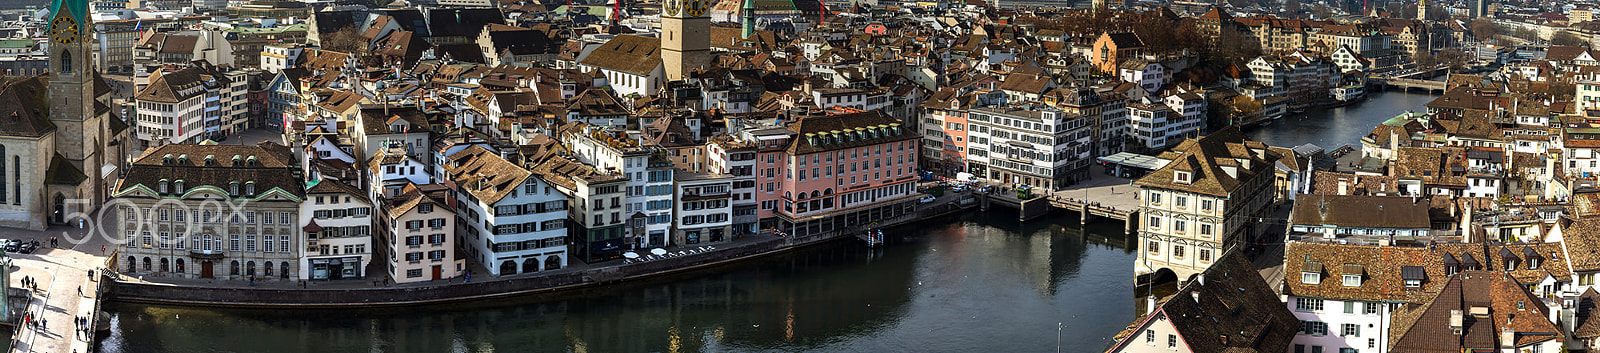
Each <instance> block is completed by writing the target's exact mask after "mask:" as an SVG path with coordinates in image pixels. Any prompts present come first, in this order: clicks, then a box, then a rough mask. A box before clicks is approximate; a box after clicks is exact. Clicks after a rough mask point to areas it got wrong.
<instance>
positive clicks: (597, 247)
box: [529, 156, 632, 267]
mask: <svg viewBox="0 0 1600 353" xmlns="http://www.w3.org/2000/svg"><path fill="white" fill-rule="evenodd" d="M539 160H540V162H539V164H538V165H535V166H529V169H532V170H533V173H534V174H536V175H537V176H538V177H539V179H541V180H542V181H544V182H546V183H548V184H549V185H550V186H552V187H554V188H555V192H556V195H557V197H559V198H560V199H561V200H570V201H569V202H570V203H571V205H572V207H571V210H570V211H569V213H568V216H569V217H570V218H571V221H569V222H568V225H569V227H568V228H569V229H570V230H569V232H570V233H569V234H570V236H569V237H570V240H569V241H568V243H569V244H571V248H572V253H571V254H572V256H571V257H572V258H576V259H580V260H583V261H584V262H588V263H594V262H598V261H605V260H613V259H620V258H622V252H623V247H624V246H623V245H624V244H623V239H624V238H625V235H626V234H625V233H626V232H627V230H628V229H627V222H626V220H627V219H628V218H629V217H630V216H632V214H629V213H625V212H624V210H625V209H626V207H627V204H628V203H627V202H625V201H624V199H623V198H624V197H625V195H626V193H625V191H624V190H623V187H624V186H626V185H627V181H628V178H627V177H626V176H623V175H622V173H620V172H618V171H617V170H615V169H607V170H600V169H598V168H595V167H594V165H591V164H588V163H584V162H583V161H580V160H577V159H573V158H570V157H565V156H545V157H540V159H539ZM547 267H549V266H547Z"/></svg>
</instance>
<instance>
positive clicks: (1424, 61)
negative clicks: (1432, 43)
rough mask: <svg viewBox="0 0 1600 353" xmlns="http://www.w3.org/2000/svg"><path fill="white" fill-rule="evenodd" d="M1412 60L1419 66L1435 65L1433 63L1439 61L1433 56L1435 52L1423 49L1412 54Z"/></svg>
mask: <svg viewBox="0 0 1600 353" xmlns="http://www.w3.org/2000/svg"><path fill="white" fill-rule="evenodd" d="M1411 61H1412V62H1415V63H1417V67H1419V68H1421V67H1429V66H1433V64H1435V63H1437V61H1435V60H1434V58H1433V53H1429V52H1428V51H1427V50H1422V49H1418V50H1417V52H1415V53H1412V54H1411Z"/></svg>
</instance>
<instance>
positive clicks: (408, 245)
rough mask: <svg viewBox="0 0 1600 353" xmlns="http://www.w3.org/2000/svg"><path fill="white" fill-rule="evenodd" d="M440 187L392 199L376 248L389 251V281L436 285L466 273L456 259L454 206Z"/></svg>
mask: <svg viewBox="0 0 1600 353" xmlns="http://www.w3.org/2000/svg"><path fill="white" fill-rule="evenodd" d="M445 191H446V188H445V187H443V186H439V185H431V186H420V187H419V186H413V187H407V188H406V192H404V193H402V194H400V195H398V196H395V197H393V198H389V199H388V200H387V207H385V209H384V215H383V217H382V221H381V222H380V223H379V225H380V226H379V229H380V231H382V232H383V233H382V234H381V235H380V237H379V239H380V241H379V242H378V243H377V245H375V246H386V247H388V251H387V253H388V255H389V263H388V266H387V267H388V269H389V279H390V280H393V281H394V283H412V282H425V281H437V280H441V279H449V278H454V277H456V276H458V275H460V274H461V273H463V272H465V271H466V261H464V260H463V259H460V258H459V257H458V256H456V246H457V245H464V244H458V243H456V239H457V236H456V229H457V228H456V220H457V218H456V213H455V211H454V207H451V205H453V204H455V202H452V200H450V199H449V196H448V195H447V193H446V192H445Z"/></svg>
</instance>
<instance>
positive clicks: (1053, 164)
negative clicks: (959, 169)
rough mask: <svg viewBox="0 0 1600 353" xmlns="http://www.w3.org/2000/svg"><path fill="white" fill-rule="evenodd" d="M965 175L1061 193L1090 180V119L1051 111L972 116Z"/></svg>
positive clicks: (1017, 108) (1029, 108) (1020, 109)
mask: <svg viewBox="0 0 1600 353" xmlns="http://www.w3.org/2000/svg"><path fill="white" fill-rule="evenodd" d="M967 121H968V126H967V130H968V131H967V132H968V143H969V144H970V146H971V147H969V148H968V149H967V156H966V159H967V161H968V162H967V172H969V173H972V174H973V175H974V176H976V177H977V178H982V179H986V180H992V181H995V182H1000V183H1005V184H1019V185H1028V186H1032V187H1038V188H1043V189H1045V190H1058V189H1062V188H1064V187H1066V186H1067V185H1071V184H1074V183H1077V182H1078V181H1079V180H1083V179H1087V178H1088V177H1089V165H1090V164H1092V162H1091V160H1092V159H1091V157H1090V155H1091V154H1092V152H1091V150H1092V149H1093V145H1092V144H1091V143H1090V142H1091V138H1092V136H1090V132H1091V131H1090V127H1091V125H1092V124H1093V122H1092V121H1091V120H1090V119H1089V117H1087V116H1083V115H1077V114H1070V113H1067V112H1065V111H1062V110H1061V109H1056V108H1054V107H1050V106H1044V105H1039V106H1033V105H1014V106H1013V107H1012V108H987V107H986V108H973V109H971V110H969V111H968V118H967Z"/></svg>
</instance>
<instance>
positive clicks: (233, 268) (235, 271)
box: [228, 260, 239, 276]
mask: <svg viewBox="0 0 1600 353" xmlns="http://www.w3.org/2000/svg"><path fill="white" fill-rule="evenodd" d="M228 274H230V275H234V276H238V275H239V260H233V262H232V263H230V264H228Z"/></svg>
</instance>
